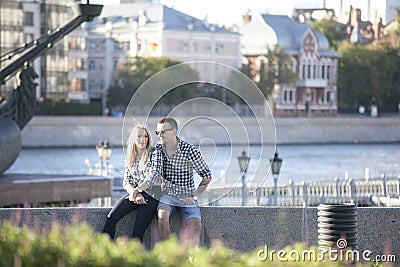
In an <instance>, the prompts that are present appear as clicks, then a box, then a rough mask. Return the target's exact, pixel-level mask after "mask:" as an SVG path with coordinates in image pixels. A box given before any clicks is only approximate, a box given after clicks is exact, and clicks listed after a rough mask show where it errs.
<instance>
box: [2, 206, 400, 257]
mask: <svg viewBox="0 0 400 267" xmlns="http://www.w3.org/2000/svg"><path fill="white" fill-rule="evenodd" d="M109 210H110V209H109V208H40V209H0V221H3V220H9V219H13V220H14V221H15V220H18V222H19V223H20V224H21V225H23V224H25V225H31V226H33V225H34V226H35V228H37V227H38V226H37V224H38V223H40V224H41V226H42V227H44V226H48V225H50V224H51V223H52V222H53V221H57V222H59V223H67V222H70V221H71V220H72V219H75V220H76V219H77V220H79V221H85V222H87V223H88V224H89V225H90V226H91V227H92V228H93V229H94V231H97V232H100V231H101V230H102V227H103V225H104V220H105V218H106V216H107V213H108V212H109ZM317 212H318V211H317V208H315V207H313V208H311V207H310V208H275V207H202V216H203V231H202V244H203V245H209V244H210V242H212V240H214V239H219V240H222V241H223V243H224V244H225V245H226V246H228V247H230V248H233V249H237V250H240V251H255V250H256V249H257V248H260V247H263V248H264V246H268V248H269V249H270V250H271V249H277V250H278V249H280V248H283V247H285V246H287V245H293V244H294V243H297V242H305V243H306V244H308V245H310V246H318V214H317ZM135 216H136V212H135V211H134V212H132V213H129V214H128V215H127V216H125V217H124V218H123V219H122V220H121V221H120V222H119V223H118V225H117V232H116V235H117V236H121V235H124V236H129V235H130V234H131V231H132V225H133V224H132V222H133V221H134V218H135ZM18 222H15V223H18ZM155 222H156V220H153V225H152V226H151V227H149V229H148V230H147V231H146V235H145V244H146V246H148V247H151V246H152V244H154V239H153V236H155V232H154V231H155V230H154V229H155V226H156V225H155ZM357 225H358V226H357V232H358V240H357V243H358V249H357V250H358V251H359V252H360V258H361V257H362V254H361V253H362V252H363V251H365V250H369V251H371V252H372V254H371V255H369V257H370V258H371V259H373V258H374V257H375V255H382V254H384V253H386V254H387V255H388V254H389V255H395V257H396V259H397V262H399V260H400V258H399V257H400V233H399V231H398V230H399V229H400V208H358V209H357ZM171 227H172V231H173V232H174V233H178V232H179V229H181V219H180V217H179V215H178V214H177V213H175V214H173V217H172V218H171ZM300 253H301V252H300ZM275 256H276V254H275ZM254 257H257V255H256V254H254ZM256 259H257V258H255V260H256Z"/></svg>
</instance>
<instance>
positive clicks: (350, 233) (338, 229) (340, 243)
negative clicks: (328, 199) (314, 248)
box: [318, 204, 358, 249]
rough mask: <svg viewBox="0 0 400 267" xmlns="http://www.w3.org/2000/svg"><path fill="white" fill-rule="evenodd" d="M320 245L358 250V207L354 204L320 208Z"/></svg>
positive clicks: (326, 205)
mask: <svg viewBox="0 0 400 267" xmlns="http://www.w3.org/2000/svg"><path fill="white" fill-rule="evenodd" d="M318 245H319V247H320V248H329V247H330V248H332V247H337V248H339V249H345V248H347V247H350V248H352V249H357V245H358V244H357V207H356V206H355V205H354V204H334V205H328V204H320V205H319V206H318Z"/></svg>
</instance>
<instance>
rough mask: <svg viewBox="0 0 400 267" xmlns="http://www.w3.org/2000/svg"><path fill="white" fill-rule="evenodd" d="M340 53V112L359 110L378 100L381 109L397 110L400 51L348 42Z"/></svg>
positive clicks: (399, 99)
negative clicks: (362, 106)
mask: <svg viewBox="0 0 400 267" xmlns="http://www.w3.org/2000/svg"><path fill="white" fill-rule="evenodd" d="M339 50H340V53H341V54H342V58H341V60H340V66H339V88H340V89H339V109H342V110H356V109H357V108H358V106H359V105H364V106H369V105H370V104H371V101H372V99H374V100H375V101H376V104H377V105H378V107H379V109H380V110H382V111H392V112H393V111H395V110H396V109H397V104H398V103H399V102H400V92H399V90H400V88H399V78H398V77H399V75H400V57H399V54H398V52H396V51H395V50H388V49H387V48H376V47H373V46H362V45H353V44H348V43H346V44H342V45H341V47H340V49H339Z"/></svg>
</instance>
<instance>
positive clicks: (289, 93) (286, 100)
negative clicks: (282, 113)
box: [282, 88, 295, 104]
mask: <svg viewBox="0 0 400 267" xmlns="http://www.w3.org/2000/svg"><path fill="white" fill-rule="evenodd" d="M282 102H283V104H295V89H293V88H288V89H284V91H283V101H282Z"/></svg>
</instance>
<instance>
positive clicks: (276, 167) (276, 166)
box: [269, 151, 283, 206]
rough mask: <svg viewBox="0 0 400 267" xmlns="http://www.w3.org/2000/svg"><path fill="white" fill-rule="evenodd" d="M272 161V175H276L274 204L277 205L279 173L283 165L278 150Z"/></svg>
mask: <svg viewBox="0 0 400 267" xmlns="http://www.w3.org/2000/svg"><path fill="white" fill-rule="evenodd" d="M269 161H270V163H271V170H272V175H273V177H274V205H275V206H276V205H277V204H278V199H277V197H278V196H277V193H278V177H279V173H280V171H281V166H282V161H283V160H282V159H281V158H279V156H278V152H276V151H275V155H274V158H273V159H270V160H269Z"/></svg>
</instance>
